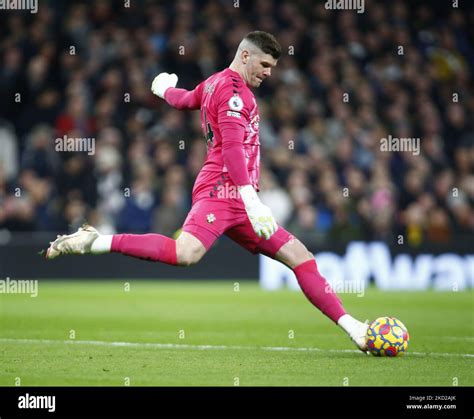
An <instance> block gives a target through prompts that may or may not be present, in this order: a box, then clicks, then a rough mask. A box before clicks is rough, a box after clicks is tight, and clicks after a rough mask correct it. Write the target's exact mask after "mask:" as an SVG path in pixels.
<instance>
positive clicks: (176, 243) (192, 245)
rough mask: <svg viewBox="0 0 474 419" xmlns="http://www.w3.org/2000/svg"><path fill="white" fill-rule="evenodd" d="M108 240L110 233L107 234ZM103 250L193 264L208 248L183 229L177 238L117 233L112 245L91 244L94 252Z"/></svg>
mask: <svg viewBox="0 0 474 419" xmlns="http://www.w3.org/2000/svg"><path fill="white" fill-rule="evenodd" d="M104 239H105V240H106V241H109V239H108V238H107V236H105V237H104ZM102 250H105V251H110V252H115V253H121V254H123V255H127V256H133V257H136V258H139V259H144V260H149V261H153V262H162V263H166V264H169V265H179V266H190V265H193V264H195V263H197V262H199V261H200V260H201V258H202V257H203V256H204V255H205V254H206V251H207V249H206V248H205V247H204V245H203V244H202V243H201V241H200V240H199V239H198V238H197V237H194V236H193V235H192V234H190V233H187V232H185V231H182V232H181V234H180V235H179V237H178V238H177V239H176V240H174V239H172V238H169V237H166V236H163V235H161V234H114V235H113V237H112V239H111V240H110V245H108V243H105V246H103V247H102V246H101V243H100V241H99V242H97V243H96V242H94V243H93V244H92V253H103V251H102Z"/></svg>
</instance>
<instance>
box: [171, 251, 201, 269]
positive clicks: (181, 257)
mask: <svg viewBox="0 0 474 419" xmlns="http://www.w3.org/2000/svg"><path fill="white" fill-rule="evenodd" d="M176 256H177V259H178V265H180V266H191V265H194V264H196V263H197V262H199V261H200V260H201V257H202V255H201V252H199V249H194V248H190V247H188V248H184V249H183V248H176Z"/></svg>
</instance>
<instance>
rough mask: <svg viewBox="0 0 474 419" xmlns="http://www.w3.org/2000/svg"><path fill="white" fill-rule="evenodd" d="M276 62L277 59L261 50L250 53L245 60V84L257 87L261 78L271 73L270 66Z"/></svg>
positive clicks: (263, 78) (273, 65)
mask: <svg viewBox="0 0 474 419" xmlns="http://www.w3.org/2000/svg"><path fill="white" fill-rule="evenodd" d="M277 62H278V60H276V59H275V58H273V57H272V56H271V55H270V54H265V53H263V52H257V53H253V54H250V55H249V60H248V62H247V84H248V85H250V86H252V87H259V86H260V84H261V83H262V81H263V80H265V79H266V78H267V77H270V76H271V75H272V68H273V67H275V66H276V65H277Z"/></svg>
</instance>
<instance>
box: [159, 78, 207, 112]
mask: <svg viewBox="0 0 474 419" xmlns="http://www.w3.org/2000/svg"><path fill="white" fill-rule="evenodd" d="M177 83H178V76H177V75H176V74H174V73H173V74H168V73H160V74H158V75H157V76H156V77H155V79H154V80H153V83H152V84H151V91H152V92H153V94H155V95H156V96H158V97H161V98H162V99H164V100H166V102H167V103H168V104H169V105H170V106H172V107H173V108H176V109H191V110H195V109H199V107H200V105H201V85H200V84H199V85H198V86H197V87H196V88H195V89H194V90H186V89H180V88H176V84H177Z"/></svg>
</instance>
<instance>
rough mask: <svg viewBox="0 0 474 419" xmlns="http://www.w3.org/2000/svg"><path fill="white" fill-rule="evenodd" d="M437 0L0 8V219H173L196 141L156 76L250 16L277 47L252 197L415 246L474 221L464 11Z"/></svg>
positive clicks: (197, 156) (313, 227)
mask: <svg viewBox="0 0 474 419" xmlns="http://www.w3.org/2000/svg"><path fill="white" fill-rule="evenodd" d="M446 3H447V4H446V5H445V7H444V8H443V9H441V10H436V9H435V8H434V6H433V7H432V6H430V5H429V2H427V4H424V5H423V4H422V3H420V2H410V1H408V0H407V1H386V2H384V1H369V0H366V1H365V12H364V13H360V14H359V13H357V12H356V11H331V10H326V9H325V8H324V2H319V3H318V2H316V1H312V0H306V1H289V0H284V1H276V0H256V1H253V2H248V1H240V2H238V1H231V0H228V1H227V0H225V1H224V0H222V1H216V0H210V1H192V0H178V1H175V2H160V1H145V0H144V1H139V0H132V1H131V2H130V7H129V8H127V7H124V1H122V0H120V1H112V0H98V1H94V2H62V1H59V0H58V1H49V2H48V1H46V0H44V1H40V2H39V10H38V13H37V14H29V13H28V12H11V11H9V12H6V11H1V12H0V34H1V38H0V39H1V43H0V56H1V61H0V97H1V103H0V229H8V230H11V231H58V232H59V231H67V230H69V228H71V229H74V228H76V227H77V226H78V225H80V224H81V223H82V222H83V220H84V219H87V220H88V221H89V222H91V223H92V224H94V225H96V226H97V227H98V228H99V230H102V232H104V233H105V232H115V231H120V232H137V233H140V232H143V233H144V232H151V231H155V232H160V233H162V234H167V235H172V234H173V233H174V232H175V231H176V230H177V229H178V228H179V227H180V226H181V224H182V222H183V220H184V218H185V216H186V213H187V211H188V210H189V208H190V204H191V202H190V200H191V193H190V192H191V188H192V184H193V181H194V179H195V177H196V174H197V173H198V171H199V169H200V167H201V165H202V163H203V161H204V158H205V153H206V146H205V141H204V138H203V136H202V134H201V129H200V120H199V112H194V113H190V112H180V111H176V110H173V109H171V108H170V107H169V106H168V105H166V104H165V103H164V102H163V101H161V100H160V99H158V98H156V97H155V96H153V95H152V93H151V91H150V85H151V81H152V80H153V78H154V76H156V75H157V74H158V73H160V72H161V71H168V72H175V73H176V74H178V76H179V82H178V87H185V88H188V89H192V88H193V87H194V86H195V85H196V84H198V83H199V82H200V81H202V80H203V79H204V78H206V77H208V76H209V75H210V74H212V73H213V72H215V71H219V70H221V69H223V68H225V67H227V66H228V65H229V63H230V61H231V59H232V58H233V55H234V53H235V49H236V46H237V45H238V43H239V41H240V40H241V38H242V37H243V36H244V35H245V34H246V33H247V32H249V31H252V30H255V29H260V30H265V31H269V32H271V33H273V34H274V35H275V36H276V38H277V39H278V40H279V42H280V43H281V44H282V47H283V52H284V53H283V56H282V58H281V59H280V62H279V64H278V66H277V68H276V69H274V71H273V75H272V77H271V78H270V79H268V80H266V81H265V82H264V83H263V84H262V86H261V87H260V89H258V91H256V95H257V98H258V102H259V107H260V113H261V120H260V140H261V144H262V158H263V165H262V178H261V190H262V191H261V196H262V200H263V201H264V202H266V203H267V204H268V205H270V207H272V209H273V210H274V213H275V216H276V218H277V220H278V221H279V222H280V223H281V224H283V225H284V226H286V227H287V228H288V229H289V230H290V231H292V232H293V233H294V234H297V235H301V236H303V237H312V238H313V239H314V240H321V241H327V240H334V241H338V240H344V241H346V240H349V239H380V240H385V241H392V242H393V241H396V240H397V237H398V235H399V234H403V235H404V237H405V238H406V240H408V242H409V243H410V244H411V245H418V244H420V243H423V242H424V241H429V242H441V243H450V242H452V241H453V240H455V239H454V238H455V237H456V234H458V233H459V232H470V233H472V232H474V213H473V204H474V118H473V115H474V96H473V82H472V76H471V74H472V69H473V67H474V51H473V46H472V44H470V43H469V39H470V40H472V39H474V33H473V31H474V24H473V23H474V19H473V12H472V10H471V11H470V12H466V11H463V10H460V9H456V8H453V7H451V2H449V1H448V2H446ZM235 6H238V7H235ZM400 46H402V47H403V48H402V50H401V49H400V48H399V47H400ZM345 93H348V95H344V94H345ZM18 94H19V95H18ZM344 98H345V99H346V100H344ZM389 135H391V136H392V137H397V138H401V137H404V138H420V144H421V152H420V154H419V155H416V154H415V153H412V152H387V151H382V149H381V139H382V138H386V137H388V136H389ZM64 136H67V137H68V138H95V140H96V142H95V153H94V154H93V155H88V154H87V153H85V152H75V153H73V152H58V151H56V149H55V139H56V138H63V137H64ZM345 188H347V189H345Z"/></svg>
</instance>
